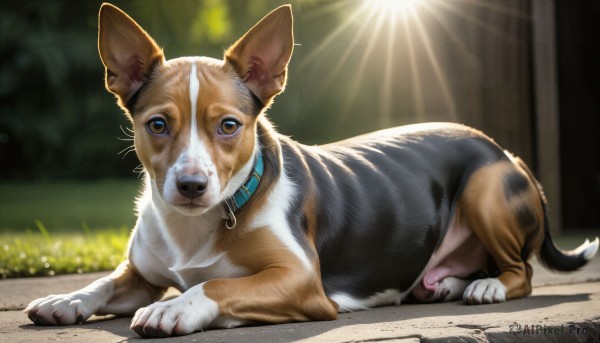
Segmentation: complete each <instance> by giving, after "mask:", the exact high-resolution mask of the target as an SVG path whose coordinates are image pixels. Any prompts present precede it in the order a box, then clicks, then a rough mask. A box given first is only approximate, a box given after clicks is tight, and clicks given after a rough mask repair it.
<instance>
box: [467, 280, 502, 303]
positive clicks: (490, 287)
mask: <svg viewBox="0 0 600 343" xmlns="http://www.w3.org/2000/svg"><path fill="white" fill-rule="evenodd" d="M463 299H464V301H465V303H467V304H491V303H500V302H503V301H504V300H506V288H505V287H504V285H503V284H502V282H500V280H498V279H497V278H487V279H480V280H475V281H473V283H471V284H470V285H469V287H467V289H466V290H465V293H464V294H463Z"/></svg>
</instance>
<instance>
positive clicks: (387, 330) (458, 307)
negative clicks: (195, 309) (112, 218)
mask: <svg viewBox="0 0 600 343" xmlns="http://www.w3.org/2000/svg"><path fill="white" fill-rule="evenodd" d="M533 265H534V277H533V283H534V291H533V294H532V295H531V296H529V297H527V298H525V299H519V300H513V301H509V302H506V303H502V304H493V305H481V306H467V305H464V304H462V303H461V302H454V303H446V304H411V305H401V306H389V307H381V308H377V309H372V310H368V311H363V312H355V313H347V314H341V315H339V318H338V319H337V320H335V321H330V322H310V323H292V324H281V325H265V326H254V327H243V328H236V329H229V330H209V331H205V332H199V333H196V334H193V335H190V336H184V337H176V338H170V339H168V341H173V342H243V343H254V342H256V343H263V342H288V341H305V342H355V341H362V342H380V341H386V342H388V341H389V342H419V341H425V342H428V341H444V342H445V341H456V342H471V341H473V342H478V341H483V342H485V341H501V342H506V341H511V342H512V341H517V342H577V341H579V342H598V343H600V257H599V256H596V257H595V258H594V259H593V260H592V261H591V262H590V264H589V265H587V266H586V267H585V268H584V269H582V270H581V271H578V272H575V273H571V274H555V273H551V272H549V271H547V270H545V269H544V268H542V267H541V266H540V265H539V264H538V263H536V262H535V261H533ZM105 274H106V273H94V274H84V275H74V276H57V277H51V278H50V277H49V278H27V279H12V280H2V281H0V310H1V311H0V342H56V341H62V342H86V343H93V342H122V341H129V340H132V341H138V340H141V339H140V338H138V337H137V335H136V334H135V332H133V331H131V330H129V321H130V318H111V317H108V318H107V317H104V318H101V317H93V319H92V320H90V321H88V322H87V323H86V324H82V325H75V326H62V327H43V326H35V325H33V324H32V323H31V322H30V321H29V319H28V318H27V316H25V315H24V314H23V313H21V309H23V308H24V307H25V305H26V304H27V303H28V302H29V301H30V300H32V299H35V298H38V297H41V296H46V295H48V294H51V293H65V292H70V291H72V290H75V289H78V288H80V287H82V286H84V285H86V284H88V283H89V282H91V281H93V280H95V279H97V278H98V277H100V276H102V275H105ZM162 341H164V339H163V340H162Z"/></svg>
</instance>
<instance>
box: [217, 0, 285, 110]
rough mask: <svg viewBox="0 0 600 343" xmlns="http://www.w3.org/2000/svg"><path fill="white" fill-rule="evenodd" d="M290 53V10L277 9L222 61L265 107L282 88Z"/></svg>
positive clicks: (253, 28) (241, 39) (229, 51)
mask: <svg viewBox="0 0 600 343" xmlns="http://www.w3.org/2000/svg"><path fill="white" fill-rule="evenodd" d="M293 49H294V33H293V19H292V7H291V6H290V5H284V6H281V7H279V8H277V9H275V10H273V12H271V13H269V14H267V15H266V16H265V17H264V18H263V19H262V20H261V21H259V22H258V24H256V25H254V27H252V28H251V29H250V30H249V31H248V32H246V34H245V35H244V36H243V37H242V38H240V39H239V40H238V41H237V42H235V44H233V45H232V46H231V47H230V48H229V49H228V50H227V51H226V52H225V59H226V61H228V62H229V63H231V64H232V65H233V67H234V68H235V69H236V71H237V73H238V74H239V75H240V77H241V78H242V79H243V80H244V82H245V83H246V86H248V88H249V89H250V90H251V91H252V92H253V93H254V95H256V96H257V97H258V98H259V99H260V100H261V101H262V103H263V105H265V106H268V105H269V103H270V102H271V100H273V97H275V95H277V94H279V93H281V92H282V91H283V89H284V88H285V82H286V76H287V75H286V74H287V66H288V63H289V61H290V58H291V57H292V50H293Z"/></svg>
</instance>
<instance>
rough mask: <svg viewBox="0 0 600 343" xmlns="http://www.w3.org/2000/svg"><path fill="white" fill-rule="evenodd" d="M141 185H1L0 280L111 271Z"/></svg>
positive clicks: (122, 251)
mask: <svg viewBox="0 0 600 343" xmlns="http://www.w3.org/2000/svg"><path fill="white" fill-rule="evenodd" d="M139 184H140V181H139V180H137V179H133V180H100V181H91V182H88V181H85V182H78V181H68V182H51V183H47V182H46V183H6V182H4V183H0V277H1V278H14V277H24V276H52V275H59V274H70V273H85V272H94V271H102V270H111V269H114V268H115V267H116V266H117V265H118V264H119V263H120V262H121V261H122V260H123V259H124V257H125V250H126V248H127V240H128V236H129V232H130V230H131V228H132V227H133V224H134V223H135V216H134V212H133V199H134V198H135V195H136V194H137V190H138V188H139Z"/></svg>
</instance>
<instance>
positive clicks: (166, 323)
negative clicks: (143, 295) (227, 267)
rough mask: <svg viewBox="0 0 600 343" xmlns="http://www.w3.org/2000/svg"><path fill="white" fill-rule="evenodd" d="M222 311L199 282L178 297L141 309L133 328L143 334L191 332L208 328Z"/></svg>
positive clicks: (149, 335)
mask: <svg viewBox="0 0 600 343" xmlns="http://www.w3.org/2000/svg"><path fill="white" fill-rule="evenodd" d="M218 314H219V308H218V305H217V304H216V303H215V302H214V301H212V300H211V299H209V298H207V297H206V296H205V295H204V291H203V290H202V285H197V286H194V287H192V288H190V289H189V290H188V291H186V292H185V293H183V294H182V295H180V296H179V297H177V298H175V299H171V300H169V301H164V302H156V303H154V304H152V305H150V306H147V307H143V308H141V309H139V310H137V312H136V313H135V316H134V317H133V319H132V320H131V329H133V330H134V331H135V332H136V333H137V334H138V335H140V336H142V337H167V336H181V335H189V334H191V333H193V332H196V331H199V330H202V329H204V328H206V327H207V326H208V324H210V322H212V321H213V320H214V319H215V318H216V317H217V316H218Z"/></svg>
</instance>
